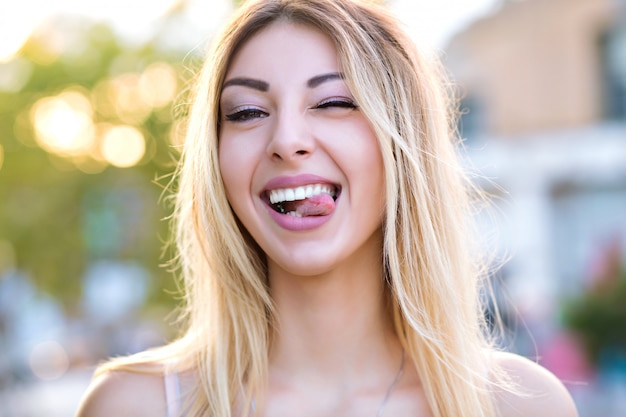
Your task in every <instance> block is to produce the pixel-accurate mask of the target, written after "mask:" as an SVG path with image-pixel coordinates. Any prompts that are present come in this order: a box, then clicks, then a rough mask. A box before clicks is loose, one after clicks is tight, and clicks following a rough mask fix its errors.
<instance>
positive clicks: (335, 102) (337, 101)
mask: <svg viewBox="0 0 626 417" xmlns="http://www.w3.org/2000/svg"><path fill="white" fill-rule="evenodd" d="M332 107H337V108H341V109H356V108H357V107H358V106H357V105H356V104H355V103H354V101H352V100H350V99H348V98H340V97H333V98H329V99H326V100H324V101H322V102H321V103H319V104H317V105H316V106H315V109H327V108H332Z"/></svg>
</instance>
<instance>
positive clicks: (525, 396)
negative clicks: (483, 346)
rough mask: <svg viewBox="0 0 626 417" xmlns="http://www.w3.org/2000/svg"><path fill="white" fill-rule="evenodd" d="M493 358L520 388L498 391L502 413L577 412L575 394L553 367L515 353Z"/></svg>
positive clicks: (552, 415) (556, 415)
mask: <svg viewBox="0 0 626 417" xmlns="http://www.w3.org/2000/svg"><path fill="white" fill-rule="evenodd" d="M493 359H494V360H495V362H496V363H497V364H498V365H499V366H500V368H501V369H502V370H503V371H504V372H506V374H508V376H509V377H510V379H511V382H512V383H513V384H515V385H516V388H517V389H518V390H519V391H520V394H516V393H511V392H508V391H505V390H501V391H500V392H497V393H496V403H497V407H498V412H499V413H498V414H499V415H500V416H502V417H521V416H533V417H544V416H545V417H548V416H549V417H577V416H578V413H577V411H576V406H575V405H574V401H573V400H572V397H571V396H570V394H569V393H568V391H567V389H566V388H565V386H564V385H563V384H562V383H561V381H559V380H558V378H557V377H556V376H554V375H553V374H552V373H551V372H550V371H548V370H547V369H545V368H543V367H542V366H540V365H538V364H537V363H535V362H533V361H531V360H528V359H526V358H524V357H522V356H519V355H515V354H512V353H504V352H498V353H494V354H493Z"/></svg>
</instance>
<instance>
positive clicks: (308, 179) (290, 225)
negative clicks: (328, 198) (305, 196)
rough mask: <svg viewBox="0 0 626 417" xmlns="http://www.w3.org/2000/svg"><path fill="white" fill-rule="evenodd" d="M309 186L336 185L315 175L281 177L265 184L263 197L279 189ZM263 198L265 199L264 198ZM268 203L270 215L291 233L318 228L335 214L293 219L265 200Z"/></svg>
mask: <svg viewBox="0 0 626 417" xmlns="http://www.w3.org/2000/svg"><path fill="white" fill-rule="evenodd" d="M308 184H333V185H334V183H333V182H332V181H330V180H328V179H327V178H323V177H320V176H317V175H313V174H302V175H296V176H280V177H276V178H272V179H271V180H270V181H268V182H267V184H265V187H264V189H263V193H262V196H263V195H265V194H266V193H267V191H270V190H275V189H278V188H295V187H299V186H303V185H308ZM262 198H263V197H262ZM264 201H265V202H266V208H267V211H268V213H269V215H270V217H271V218H272V219H273V220H274V221H275V222H276V224H278V225H279V226H280V227H282V228H283V229H286V230H289V231H294V232H296V231H305V230H311V229H315V228H318V227H320V226H322V225H323V224H325V223H326V222H327V221H329V220H330V218H331V217H332V215H333V213H334V211H333V212H331V213H329V214H327V215H324V216H307V217H293V216H290V215H287V214H281V213H278V212H277V211H275V210H274V209H273V208H272V207H271V206H270V205H269V203H268V202H267V200H266V199H264Z"/></svg>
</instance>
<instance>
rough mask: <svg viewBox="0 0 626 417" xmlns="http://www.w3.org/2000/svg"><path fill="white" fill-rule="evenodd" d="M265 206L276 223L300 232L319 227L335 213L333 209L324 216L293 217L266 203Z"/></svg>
mask: <svg viewBox="0 0 626 417" xmlns="http://www.w3.org/2000/svg"><path fill="white" fill-rule="evenodd" d="M265 207H266V208H267V211H268V212H269V214H270V217H271V218H272V219H273V220H274V221H275V222H276V224H278V225H279V226H280V227H282V228H283V229H286V230H289V231H292V232H300V231H305V230H311V229H316V228H318V227H321V226H322V225H324V224H325V223H326V222H327V221H329V220H330V218H331V217H332V216H333V214H334V213H335V210H333V211H332V212H331V213H330V214H327V215H325V216H306V217H295V216H291V215H289V214H281V213H279V212H277V211H276V210H274V209H273V208H272V207H270V206H269V205H267V204H266V205H265Z"/></svg>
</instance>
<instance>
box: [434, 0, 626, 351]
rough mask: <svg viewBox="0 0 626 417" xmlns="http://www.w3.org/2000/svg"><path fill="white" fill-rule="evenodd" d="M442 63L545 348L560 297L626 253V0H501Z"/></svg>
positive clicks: (514, 277)
mask: <svg viewBox="0 0 626 417" xmlns="http://www.w3.org/2000/svg"><path fill="white" fill-rule="evenodd" d="M444 63H445V64H446V66H447V68H448V69H449V71H450V72H451V74H452V76H453V78H454V80H455V82H456V83H457V84H458V85H459V88H460V91H459V95H460V98H461V109H462V115H461V117H460V120H459V129H460V132H461V135H462V136H463V137H464V138H465V139H466V141H465V143H466V146H467V149H468V156H469V161H470V163H471V164H472V165H473V166H475V168H476V170H477V171H478V172H479V174H480V175H479V176H478V177H479V181H481V185H482V186H483V187H484V188H485V189H487V191H489V192H490V193H491V194H493V195H494V196H495V198H494V203H495V206H496V210H495V211H494V213H493V216H491V217H487V216H485V225H486V226H485V227H487V225H490V226H491V230H495V231H497V232H496V233H497V235H495V237H493V239H492V245H493V247H494V248H495V250H496V251H498V252H499V255H501V256H502V257H507V258H510V261H509V262H508V263H507V264H506V266H505V268H504V269H503V270H502V273H503V274H504V275H505V276H506V277H505V279H506V280H507V287H508V288H509V293H510V294H511V297H512V298H513V303H514V304H515V305H516V306H517V308H518V309H519V310H520V312H521V313H522V314H523V315H525V316H526V317H527V322H529V324H531V325H532V323H533V322H537V323H541V325H540V326H537V330H536V332H535V338H536V342H537V344H538V345H539V346H541V344H542V341H544V339H545V341H548V340H550V338H552V337H553V336H554V333H555V332H556V331H557V330H555V329H558V327H559V323H558V314H559V311H558V309H559V307H558V306H559V305H560V304H559V302H560V301H562V300H564V299H566V298H567V297H570V296H573V295H576V294H580V293H581V292H582V291H585V290H586V289H587V288H589V287H590V286H593V285H596V284H597V281H598V280H600V279H603V278H602V277H603V276H604V275H606V274H605V269H606V268H607V264H608V263H610V262H611V259H613V258H614V255H615V254H616V253H617V254H618V256H621V262H622V265H623V263H624V259H626V1H624V0H519V1H514V0H508V1H506V0H503V1H501V3H500V4H499V5H498V8H497V10H495V11H494V12H493V13H492V14H491V15H490V16H487V17H485V18H483V19H481V20H479V21H477V22H475V23H474V24H472V25H471V26H470V27H468V28H467V29H466V30H465V31H463V32H461V33H459V34H458V35H456V36H455V37H454V38H453V39H452V40H451V42H450V44H449V45H448V47H447V48H446V53H445V56H444ZM612 257H613V258H612Z"/></svg>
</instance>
